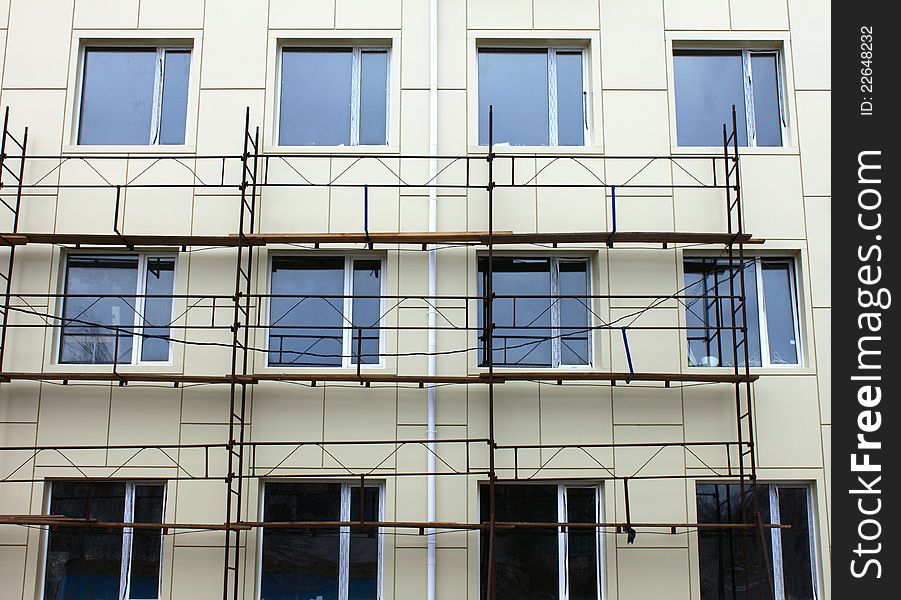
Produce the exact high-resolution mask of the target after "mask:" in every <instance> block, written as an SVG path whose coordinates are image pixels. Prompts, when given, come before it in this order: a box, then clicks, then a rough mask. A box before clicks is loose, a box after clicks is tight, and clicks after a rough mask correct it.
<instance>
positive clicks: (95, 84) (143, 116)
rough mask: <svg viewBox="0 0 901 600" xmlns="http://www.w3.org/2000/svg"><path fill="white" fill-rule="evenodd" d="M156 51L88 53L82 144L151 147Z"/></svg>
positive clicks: (133, 50)
mask: <svg viewBox="0 0 901 600" xmlns="http://www.w3.org/2000/svg"><path fill="white" fill-rule="evenodd" d="M156 62H157V61H156V49H155V48H146V49H144V48H142V49H132V50H106V49H96V48H89V49H87V50H86V51H85V58H84V78H83V81H82V92H81V116H80V125H79V130H78V143H79V144H150V121H151V115H152V113H153V88H154V82H155V79H156Z"/></svg>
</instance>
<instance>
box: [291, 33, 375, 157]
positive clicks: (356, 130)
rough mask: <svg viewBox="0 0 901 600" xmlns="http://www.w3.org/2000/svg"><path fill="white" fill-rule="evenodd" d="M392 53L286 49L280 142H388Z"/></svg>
mask: <svg viewBox="0 0 901 600" xmlns="http://www.w3.org/2000/svg"><path fill="white" fill-rule="evenodd" d="M388 54H389V53H388V49H387V48H356V47H355V48H284V49H283V50H282V65H281V80H280V89H281V92H280V100H279V127H278V140H279V144H281V145H283V146H359V145H364V146H383V145H385V144H387V143H388Z"/></svg>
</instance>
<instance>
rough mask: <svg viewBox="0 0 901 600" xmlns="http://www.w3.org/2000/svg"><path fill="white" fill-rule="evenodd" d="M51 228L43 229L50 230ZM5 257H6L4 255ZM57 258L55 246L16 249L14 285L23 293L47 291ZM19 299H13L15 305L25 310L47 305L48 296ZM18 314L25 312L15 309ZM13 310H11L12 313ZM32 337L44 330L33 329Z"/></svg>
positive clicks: (36, 336) (39, 334)
mask: <svg viewBox="0 0 901 600" xmlns="http://www.w3.org/2000/svg"><path fill="white" fill-rule="evenodd" d="M48 230H50V228H48V229H45V230H43V231H48ZM4 258H5V257H4ZM57 264H58V263H57V260H56V257H55V256H54V251H53V248H50V247H46V246H25V247H20V248H19V249H18V250H16V267H15V272H14V273H13V286H14V288H15V290H16V291H18V292H19V293H21V294H43V293H47V292H48V290H49V285H50V274H51V273H52V272H53V271H54V270H55V269H56V266H57ZM20 300H21V301H17V300H16V299H15V298H14V299H13V302H12V303H13V305H18V306H20V307H21V308H22V309H23V310H24V311H29V310H31V309H30V308H29V307H28V306H26V302H27V304H28V305H30V306H32V307H40V306H46V305H47V301H48V300H47V298H24V299H20ZM15 312H16V313H18V314H25V313H24V312H20V311H15ZM12 314H13V312H12V311H11V312H10V315H12ZM29 334H30V335H31V336H32V337H35V338H38V337H41V336H42V334H43V332H41V331H40V330H32V331H30V332H29Z"/></svg>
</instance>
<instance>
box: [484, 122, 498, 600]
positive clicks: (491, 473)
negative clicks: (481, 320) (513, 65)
mask: <svg viewBox="0 0 901 600" xmlns="http://www.w3.org/2000/svg"><path fill="white" fill-rule="evenodd" d="M487 187H488V278H487V280H486V282H485V298H484V302H485V329H486V331H485V348H486V350H487V359H488V511H489V521H488V600H495V596H496V593H497V585H496V578H497V565H496V553H497V550H496V547H495V546H496V544H495V541H496V539H495V538H496V531H495V526H496V523H497V512H496V503H495V483H496V480H497V474H496V473H495V470H494V467H495V465H494V452H495V449H496V448H497V442H496V441H495V439H494V313H493V304H494V106H489V107H488V186H487Z"/></svg>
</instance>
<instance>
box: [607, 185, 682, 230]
mask: <svg viewBox="0 0 901 600" xmlns="http://www.w3.org/2000/svg"><path fill="white" fill-rule="evenodd" d="M673 221H674V217H673V199H672V197H669V196H631V195H628V196H627V195H625V194H622V195H620V194H617V195H616V229H617V231H675V230H674V229H673Z"/></svg>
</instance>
